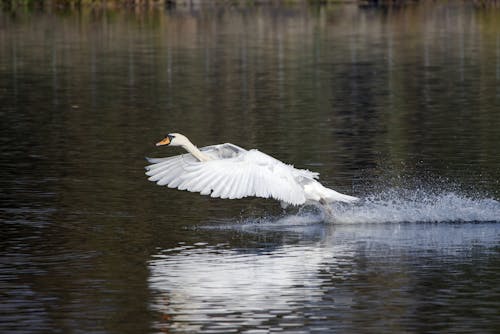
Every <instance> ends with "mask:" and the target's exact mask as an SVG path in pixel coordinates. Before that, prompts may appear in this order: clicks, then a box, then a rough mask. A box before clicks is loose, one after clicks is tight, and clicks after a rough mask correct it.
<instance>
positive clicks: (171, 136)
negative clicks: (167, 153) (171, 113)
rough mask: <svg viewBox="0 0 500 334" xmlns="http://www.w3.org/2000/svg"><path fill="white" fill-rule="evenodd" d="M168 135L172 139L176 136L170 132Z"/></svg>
mask: <svg viewBox="0 0 500 334" xmlns="http://www.w3.org/2000/svg"><path fill="white" fill-rule="evenodd" d="M167 137H168V138H169V139H170V140H172V139H174V138H175V136H173V135H171V134H168V135H167Z"/></svg>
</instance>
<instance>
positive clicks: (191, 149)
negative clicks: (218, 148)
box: [182, 140, 211, 161]
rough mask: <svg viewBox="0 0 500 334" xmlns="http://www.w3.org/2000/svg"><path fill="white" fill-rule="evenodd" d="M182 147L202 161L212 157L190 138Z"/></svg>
mask: <svg viewBox="0 0 500 334" xmlns="http://www.w3.org/2000/svg"><path fill="white" fill-rule="evenodd" d="M182 147H183V148H184V149H185V150H186V151H188V152H189V153H191V154H192V155H194V157H195V158H196V159H198V160H200V161H208V160H211V159H210V157H209V156H208V155H206V154H204V153H202V152H201V151H200V150H199V149H198V147H196V146H194V145H193V143H191V142H190V141H189V140H188V141H187V142H186V143H185V144H183V145H182Z"/></svg>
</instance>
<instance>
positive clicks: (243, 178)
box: [146, 133, 357, 205]
mask: <svg viewBox="0 0 500 334" xmlns="http://www.w3.org/2000/svg"><path fill="white" fill-rule="evenodd" d="M160 145H171V146H182V147H184V148H185V149H186V150H187V151H188V152H190V153H187V154H182V155H177V156H173V157H168V158H160V159H151V158H148V161H149V162H150V163H151V165H149V166H147V167H146V170H147V172H146V175H148V176H149V180H150V181H154V182H156V183H157V184H158V185H161V186H164V185H167V186H168V187H169V188H177V189H179V190H188V191H191V192H199V193H200V194H202V195H210V196H211V197H220V198H229V199H235V198H243V197H248V196H256V197H263V198H274V199H277V200H280V201H282V202H285V203H289V204H293V205H300V204H304V203H306V202H323V203H324V202H326V203H328V202H333V201H341V202H353V201H356V200H357V198H356V197H352V196H348V195H344V194H340V193H338V192H336V191H334V190H332V189H328V188H325V187H324V186H322V185H321V184H320V183H319V182H318V181H316V179H317V178H318V177H319V174H318V173H314V172H311V171H309V170H305V169H297V168H294V167H293V166H291V165H287V164H285V163H283V162H281V161H279V160H277V159H275V158H273V157H271V156H269V155H267V154H265V153H262V152H260V151H258V150H255V149H253V150H245V149H243V148H241V147H239V146H236V145H233V144H230V143H226V144H220V145H212V146H206V147H203V148H200V149H198V148H197V147H196V146H194V145H193V144H192V143H191V142H190V141H189V140H188V139H187V138H186V137H185V136H183V135H181V134H178V133H172V134H168V135H167V137H166V138H165V139H164V140H162V141H161V142H159V143H157V146H160Z"/></svg>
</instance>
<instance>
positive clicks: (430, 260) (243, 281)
mask: <svg viewBox="0 0 500 334" xmlns="http://www.w3.org/2000/svg"><path fill="white" fill-rule="evenodd" d="M296 218H297V217H296ZM284 219H285V220H286V221H287V222H288V223H290V222H291V221H292V222H294V221H295V222H296V228H294V229H284V230H283V235H288V236H287V237H284V239H283V240H282V241H281V242H279V241H276V240H274V239H272V236H275V234H276V232H277V229H278V228H279V226H283V228H285V226H287V225H284V224H281V223H279V220H278V221H269V224H266V222H263V221H259V223H258V224H253V228H251V229H245V228H242V223H238V224H232V225H231V224H226V225H225V227H224V228H221V229H219V230H214V228H213V226H212V227H211V228H210V229H207V233H217V234H218V235H221V234H225V233H230V231H231V227H233V228H234V230H233V231H232V232H235V231H236V232H237V233H239V234H240V233H250V234H252V233H255V232H258V233H259V237H262V238H263V240H264V239H265V238H266V237H269V240H268V243H267V244H266V246H265V247H259V246H256V247H246V248H241V247H240V248H234V247H232V246H230V245H229V244H218V245H209V244H204V243H200V244H193V245H186V244H182V245H179V247H176V248H174V249H167V250H163V251H161V252H160V253H159V254H157V255H155V256H154V257H153V258H152V259H151V261H150V262H149V267H150V278H149V287H150V290H151V291H152V293H153V299H152V305H151V307H152V309H153V310H154V311H156V312H159V313H160V314H161V315H162V319H163V321H158V322H157V324H156V326H157V327H158V328H159V329H165V330H168V331H170V330H173V331H180V332H204V331H207V332H210V331H212V332H214V331H215V332H225V333H226V332H231V331H243V330H247V329H255V330H258V329H269V328H275V329H280V330H283V331H289V330H292V329H300V330H306V331H311V330H321V328H323V329H324V330H332V329H340V328H344V327H343V326H345V322H346V321H347V322H348V323H349V326H348V327H349V331H354V332H355V331H357V330H362V329H363V328H365V329H366V328H370V326H372V325H375V324H378V325H380V322H383V323H387V324H395V323H396V324H398V323H399V322H401V324H403V323H404V321H405V317H408V316H418V314H415V315H414V314H413V313H411V312H410V315H409V313H408V311H409V310H412V309H414V308H415V307H417V306H418V305H419V304H421V303H425V300H422V299H421V296H422V294H426V293H432V295H433V298H435V300H436V302H439V303H440V302H443V303H450V302H451V300H448V298H452V297H453V295H454V294H453V293H449V294H448V293H447V294H441V293H442V291H441V290H436V291H432V288H431V290H429V285H428V284H429V283H428V282H434V281H436V280H445V281H444V282H443V285H445V286H448V287H449V290H450V291H453V290H454V289H457V291H460V289H463V288H464V287H463V286H461V285H457V283H456V282H455V279H454V277H456V275H461V273H462V272H464V273H465V272H469V273H470V270H471V268H469V267H468V266H469V263H478V261H479V262H480V261H481V259H487V258H488V256H489V255H488V254H491V252H492V251H494V249H495V248H494V247H496V245H498V242H499V241H500V227H499V225H498V224H496V223H480V224H474V223H464V224H449V223H436V224H416V223H407V224H359V225H356V224H354V225H353V224H347V225H336V226H333V225H331V224H324V223H317V222H311V221H310V217H309V218H307V219H305V220H304V221H303V222H302V223H300V219H299V222H297V219H295V220H294V219H290V217H287V218H284ZM243 225H244V226H248V225H252V224H251V223H249V222H247V223H243ZM288 226H289V225H288ZM308 229H311V230H313V231H315V232H314V233H310V234H308V233H305V232H304V231H307V230H308ZM318 230H321V231H322V232H318ZM297 231H299V233H302V234H301V235H302V236H303V239H300V237H299V236H298V235H296V238H293V237H290V235H293V233H297ZM480 263H481V262H480ZM482 263H483V264H482V266H484V267H485V268H486V269H485V270H484V272H487V271H488V270H489V269H488V268H489V266H490V263H488V262H487V261H486V262H484V261H483V262H482ZM443 268H447V270H449V271H450V272H451V273H453V275H451V276H450V277H449V278H450V280H449V281H447V280H448V278H447V273H446V272H443ZM477 275H481V271H478V272H477ZM480 280H481V277H477V281H478V282H479V281H480ZM467 284H469V285H470V284H475V283H474V281H472V282H471V281H468V283H467ZM453 298H457V297H456V296H455V297H453ZM464 298H466V296H465V297H464ZM454 302H458V303H460V302H462V301H461V300H454ZM463 302H467V303H470V300H463ZM476 306H478V307H479V308H480V307H483V305H476ZM460 316H461V317H463V315H460ZM458 320H460V319H458ZM458 320H457V321H458ZM457 323H458V322H457ZM343 324H344V325H343ZM339 326H340V327H339ZM374 328H375V327H374ZM344 329H345V328H344Z"/></svg>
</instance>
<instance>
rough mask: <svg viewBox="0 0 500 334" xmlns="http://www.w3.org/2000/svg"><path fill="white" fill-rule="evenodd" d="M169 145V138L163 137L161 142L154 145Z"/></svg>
mask: <svg viewBox="0 0 500 334" xmlns="http://www.w3.org/2000/svg"><path fill="white" fill-rule="evenodd" d="M168 144H170V138H168V137H165V139H163V140H162V141H159V142H157V143H156V146H162V145H168Z"/></svg>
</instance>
